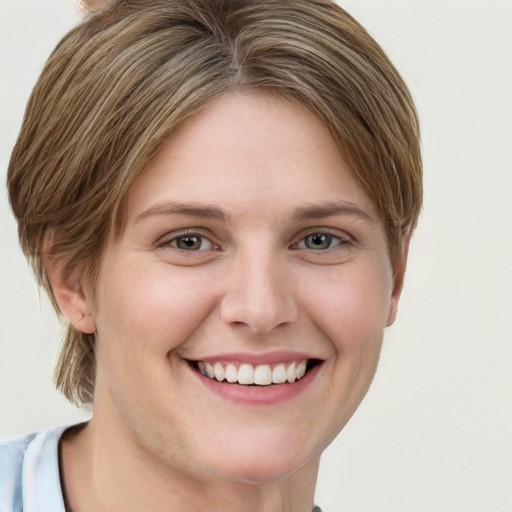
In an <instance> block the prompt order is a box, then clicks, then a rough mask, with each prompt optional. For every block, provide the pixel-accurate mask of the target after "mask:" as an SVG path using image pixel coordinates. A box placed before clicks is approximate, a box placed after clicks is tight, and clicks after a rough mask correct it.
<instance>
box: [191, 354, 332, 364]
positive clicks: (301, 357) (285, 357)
mask: <svg viewBox="0 0 512 512" xmlns="http://www.w3.org/2000/svg"><path fill="white" fill-rule="evenodd" d="M186 359H187V360H188V361H196V362H197V361H204V362H209V363H212V364H215V363H217V362H219V363H241V364H243V363H248V364H252V365H262V364H277V363H288V362H289V363H291V362H293V361H305V360H310V359H315V360H319V361H322V360H323V358H321V357H318V356H317V355H313V354H310V353H306V352H293V351H278V352H269V353H262V354H261V353H260V354H255V353H247V352H237V353H229V354H215V355H212V356H203V357H197V358H186Z"/></svg>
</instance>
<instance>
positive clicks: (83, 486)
mask: <svg viewBox="0 0 512 512" xmlns="http://www.w3.org/2000/svg"><path fill="white" fill-rule="evenodd" d="M177 458H179V457H177ZM318 464H319V459H314V460H313V461H311V462H309V463H307V464H306V465H305V466H303V467H302V468H299V469H298V470H296V471H294V472H293V473H291V474H289V475H285V476H283V477H282V478H279V479H275V478H273V479H272V480H270V481H264V480H262V481H251V482H248V481H244V480H243V479H237V478H223V477H221V476H218V475H214V474H209V473H207V472H201V471H194V468H190V467H186V466H182V467H179V466H176V465H173V464H167V463H165V461H162V460H161V459H159V458H158V457H152V456H148V451H147V450H146V449H145V448H144V447H143V446H141V445H140V444H137V443H136V442H134V441H133V440H131V439H130V436H129V435H127V433H126V432H122V431H119V429H111V428H109V425H108V424H107V423H105V422H101V421H100V420H99V419H97V418H96V415H95V417H94V418H93V419H92V420H91V422H90V423H89V424H88V425H87V426H86V427H85V428H84V429H82V430H81V431H79V432H77V433H76V434H73V435H71V436H70V437H69V438H68V439H65V440H64V441H63V445H62V465H63V474H64V482H65V486H66V495H67V499H68V503H69V506H70V508H71V509H72V510H73V512H88V511H90V510H95V511H97V512H104V511H105V512H106V511H108V512H121V511H122V512H132V511H133V512H136V511H137V512H138V511H140V510H158V511H162V512H175V511H180V512H182V511H191V512H192V511H197V510H201V511H204V512H214V511H218V510H222V511H224V512H239V511H240V510H244V511H246V512H311V509H312V508H313V498H314V490H315V485H316V478H317V473H318Z"/></svg>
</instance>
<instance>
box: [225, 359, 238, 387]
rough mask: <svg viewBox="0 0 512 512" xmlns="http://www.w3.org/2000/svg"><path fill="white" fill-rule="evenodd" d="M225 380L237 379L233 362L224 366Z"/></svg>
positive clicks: (232, 380) (236, 371) (233, 380)
mask: <svg viewBox="0 0 512 512" xmlns="http://www.w3.org/2000/svg"><path fill="white" fill-rule="evenodd" d="M226 380H227V381H228V382H231V383H233V382H236V381H237V380H238V370H237V369H236V366H235V365H234V364H233V363H229V364H228V365H227V366H226Z"/></svg>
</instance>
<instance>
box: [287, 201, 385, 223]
mask: <svg viewBox="0 0 512 512" xmlns="http://www.w3.org/2000/svg"><path fill="white" fill-rule="evenodd" d="M337 215H343V216H349V217H357V218H359V219H361V220H363V221H367V222H368V221H370V222H375V220H374V218H373V217H372V216H371V215H370V214H369V213H367V212H366V211H364V210H363V209H361V208H360V207H359V206H357V205H355V204H354V203H351V202H348V201H322V202H321V203H309V204H305V205H304V206H299V207H298V208H295V209H294V210H293V211H292V215H291V218H292V220H294V221H299V220H314V219H323V218H325V217H334V216H337Z"/></svg>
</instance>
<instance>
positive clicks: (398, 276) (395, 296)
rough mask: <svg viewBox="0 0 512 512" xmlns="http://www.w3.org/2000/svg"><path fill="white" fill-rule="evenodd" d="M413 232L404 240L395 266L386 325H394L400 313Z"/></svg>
mask: <svg viewBox="0 0 512 512" xmlns="http://www.w3.org/2000/svg"><path fill="white" fill-rule="evenodd" d="M411 237H412V233H410V234H409V235H407V237H405V238H404V241H403V242H402V246H401V248H400V255H399V257H398V258H397V260H396V262H395V264H394V266H393V290H392V292H391V305H390V308H389V316H388V321H387V323H386V326H387V327H389V326H390V325H393V323H394V322H395V320H396V317H397V315H398V304H399V302H400V296H401V295H402V289H403V287H404V277H405V270H406V268H407V257H408V255H409V244H410V242H411Z"/></svg>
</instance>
